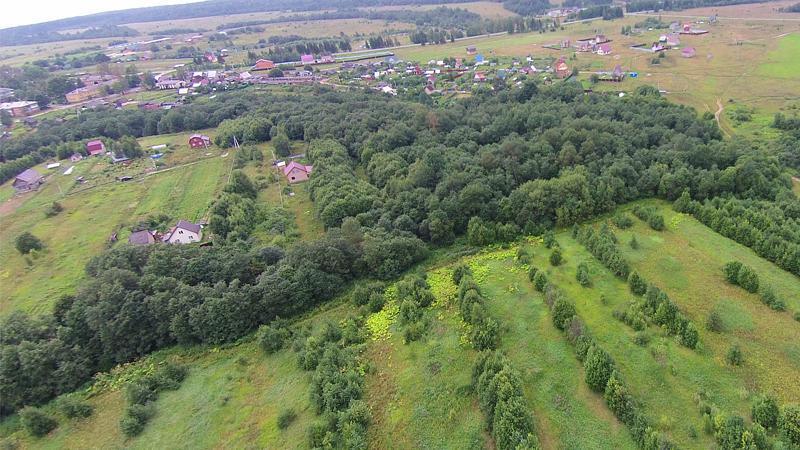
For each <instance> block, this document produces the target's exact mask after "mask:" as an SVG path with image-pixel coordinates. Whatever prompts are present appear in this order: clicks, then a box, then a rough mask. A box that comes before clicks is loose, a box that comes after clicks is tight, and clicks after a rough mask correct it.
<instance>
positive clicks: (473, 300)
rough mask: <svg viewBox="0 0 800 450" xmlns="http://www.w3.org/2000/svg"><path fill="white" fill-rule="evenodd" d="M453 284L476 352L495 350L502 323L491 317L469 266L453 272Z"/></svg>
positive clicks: (470, 340) (462, 266) (459, 307)
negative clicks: (455, 286) (456, 289)
mask: <svg viewBox="0 0 800 450" xmlns="http://www.w3.org/2000/svg"><path fill="white" fill-rule="evenodd" d="M453 283H454V284H456V285H457V286H458V310H459V313H460V315H461V318H462V319H463V320H464V322H466V323H467V325H468V332H467V333H468V338H469V342H470V344H471V345H472V347H474V348H475V349H476V350H494V349H496V348H497V346H498V345H499V344H500V323H499V322H498V321H497V320H496V319H494V318H493V317H492V316H491V315H489V310H488V309H487V308H486V299H485V298H484V297H483V294H481V290H480V287H479V286H478V284H477V283H476V282H475V281H474V280H473V279H472V271H471V270H470V269H469V266H466V265H460V266H458V267H456V268H455V269H454V270H453Z"/></svg>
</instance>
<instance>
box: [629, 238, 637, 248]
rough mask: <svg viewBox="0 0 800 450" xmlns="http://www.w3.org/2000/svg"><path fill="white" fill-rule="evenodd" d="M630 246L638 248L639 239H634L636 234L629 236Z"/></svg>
mask: <svg viewBox="0 0 800 450" xmlns="http://www.w3.org/2000/svg"><path fill="white" fill-rule="evenodd" d="M630 246H631V248H632V249H634V250H639V241H637V240H636V236H632V237H631V241H630Z"/></svg>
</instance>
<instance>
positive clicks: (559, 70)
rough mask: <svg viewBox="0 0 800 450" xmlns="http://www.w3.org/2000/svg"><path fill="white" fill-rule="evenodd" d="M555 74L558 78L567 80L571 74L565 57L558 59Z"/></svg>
mask: <svg viewBox="0 0 800 450" xmlns="http://www.w3.org/2000/svg"><path fill="white" fill-rule="evenodd" d="M553 72H554V73H555V76H556V78H567V77H568V76H569V75H570V73H572V72H570V69H569V66H568V65H567V62H566V61H565V60H564V57H563V56H562V57H561V58H558V61H556V62H555V64H553Z"/></svg>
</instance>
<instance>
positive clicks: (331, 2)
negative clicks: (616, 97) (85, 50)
mask: <svg viewBox="0 0 800 450" xmlns="http://www.w3.org/2000/svg"><path fill="white" fill-rule="evenodd" d="M459 1H461V0H415V1H413V2H411V1H410V0H273V1H270V2H262V1H258V0H207V1H204V2H197V3H191V4H183V5H164V6H152V7H147V8H133V9H125V10H122V11H112V12H105V13H99V14H92V15H88V16H80V17H70V18H66V19H59V20H53V21H50V22H44V23H38V24H33V25H23V26H19V27H13V28H7V29H4V30H0V45H24V44H32V43H43V42H55V41H60V40H65V39H67V37H65V35H61V34H59V33H57V31H60V30H69V29H76V28H92V29H96V30H106V31H105V32H106V33H109V32H112V30H116V31H113V32H112V33H113V34H105V35H96V34H86V35H80V36H76V35H70V36H69V37H68V39H77V38H91V37H110V36H126V35H125V34H120V32H121V31H122V30H120V29H118V28H115V26H116V25H122V24H126V23H139V22H157V21H162V20H175V19H191V18H197V17H210V16H223V15H229V14H242V13H252V12H263V11H319V10H321V9H333V10H343V9H352V8H357V7H368V6H384V5H406V4H412V3H413V4H415V5H420V4H426V5H430V4H442V3H457V2H459ZM123 28H124V27H123ZM90 32H91V30H87V31H86V32H85V33H90ZM95 33H96V32H95ZM134 33H135V31H134ZM133 35H135V34H133Z"/></svg>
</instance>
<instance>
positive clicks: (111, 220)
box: [0, 133, 232, 316]
mask: <svg viewBox="0 0 800 450" xmlns="http://www.w3.org/2000/svg"><path fill="white" fill-rule="evenodd" d="M187 136H188V133H182V134H178V135H166V136H158V137H151V138H145V139H143V140H142V141H143V144H145V145H147V146H149V145H153V144H149V142H158V143H162V142H170V141H176V142H180V143H182V145H181V146H180V147H177V149H176V150H174V151H173V152H172V153H171V154H168V155H166V157H165V158H166V161H167V162H168V164H167V167H175V166H177V165H180V164H187V163H191V162H193V161H198V162H197V163H195V164H193V165H189V166H186V167H180V168H177V169H174V170H170V171H166V172H163V173H158V174H153V175H150V176H147V177H145V178H144V179H140V180H135V181H131V182H127V183H119V182H116V181H114V177H115V176H117V175H122V174H131V175H135V173H136V170H143V168H144V167H146V166H147V165H148V164H150V165H152V163H151V162H149V160H141V161H138V162H136V163H135V164H134V165H132V166H130V167H131V168H130V169H123V168H122V167H119V166H110V165H109V164H108V163H107V162H105V160H104V161H101V160H99V159H98V158H93V159H87V160H84V161H81V162H80V163H78V164H76V168H75V171H74V172H73V174H72V175H71V176H64V175H61V172H63V171H64V170H65V169H66V168H67V167H69V166H70V165H71V164H69V163H68V162H67V163H63V162H62V167H60V168H58V169H56V170H55V171H53V172H52V175H51V176H50V178H49V179H48V181H47V182H46V183H45V184H44V186H42V188H41V189H40V190H39V191H38V192H36V193H32V194H26V195H25V196H22V197H18V198H14V199H11V200H8V201H6V202H5V203H4V204H2V205H0V208H2V209H0V212H1V213H0V224H2V227H3V233H0V258H2V260H3V261H4V264H3V266H2V269H1V270H0V286H2V287H1V288H0V316H6V315H8V314H10V313H11V312H12V311H14V310H17V309H19V310H24V311H28V312H34V313H45V312H47V311H48V310H49V309H50V306H51V305H52V303H53V302H54V301H55V300H56V298H58V296H60V295H62V294H67V293H71V292H74V290H75V288H76V287H77V285H78V284H79V282H80V280H81V279H82V278H83V269H84V266H85V264H86V262H87V261H88V260H89V259H90V258H91V257H92V256H94V255H96V254H98V253H100V252H101V251H102V250H103V249H105V248H106V247H107V245H108V244H107V243H108V239H109V237H110V236H111V234H112V233H113V232H116V231H119V235H118V238H119V239H120V240H121V241H125V240H126V239H127V237H128V234H129V230H128V228H127V227H129V226H130V225H133V224H134V223H136V221H138V220H140V219H143V218H145V217H147V216H148V215H150V214H156V213H164V214H167V215H169V216H170V217H173V218H174V219H176V220H177V219H179V218H184V219H188V220H198V219H201V218H203V217H204V215H205V212H206V211H207V210H208V206H209V204H210V202H211V200H212V199H213V197H214V196H215V195H216V193H217V192H219V190H220V189H221V187H222V185H223V184H224V182H225V180H226V177H227V174H228V172H229V170H230V162H231V160H232V156H231V157H229V158H220V157H219V156H216V157H212V158H208V159H204V160H198V159H197V158H198V157H203V156H204V155H198V154H197V152H196V151H190V150H188V146H187V145H186V144H185V142H186V137H187ZM145 145H143V146H145ZM219 153H220V151H219V149H216V150H215V154H216V155H219ZM137 168H138V169H137ZM37 170H40V171H41V172H42V173H46V172H47V169H43V168H42V167H37ZM81 175H82V176H84V177H86V178H87V180H88V182H87V184H86V185H85V186H76V187H75V188H74V191H75V193H72V194H70V195H67V196H64V195H62V194H61V192H67V191H68V190H69V189H70V188H71V187H72V185H73V184H74V181H73V180H74V178H75V177H77V176H81ZM9 184H10V182H9V183H7V184H6V185H4V186H3V187H2V188H0V189H1V190H0V192H1V193H3V197H5V196H6V195H7V193H9V192H10V190H9V187H8V185H9ZM93 185H97V187H94V188H90V189H87V188H89V187H91V186H93ZM53 201H58V202H59V203H61V204H62V205H63V207H64V211H63V212H61V213H60V214H58V215H57V216H55V217H51V218H45V216H44V211H45V209H47V208H48V207H49V206H50V205H51V204H52V202H53ZM26 230H27V231H31V232H32V233H33V234H34V235H36V236H37V237H39V238H40V239H42V241H43V242H44V244H45V247H46V248H45V250H44V251H43V252H42V253H41V254H39V255H37V256H29V257H23V256H22V255H20V254H19V253H18V252H17V250H16V249H15V248H14V239H16V237H17V236H18V235H19V234H20V233H22V232H23V231H26ZM11 280H14V282H13V283H12V282H11Z"/></svg>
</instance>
